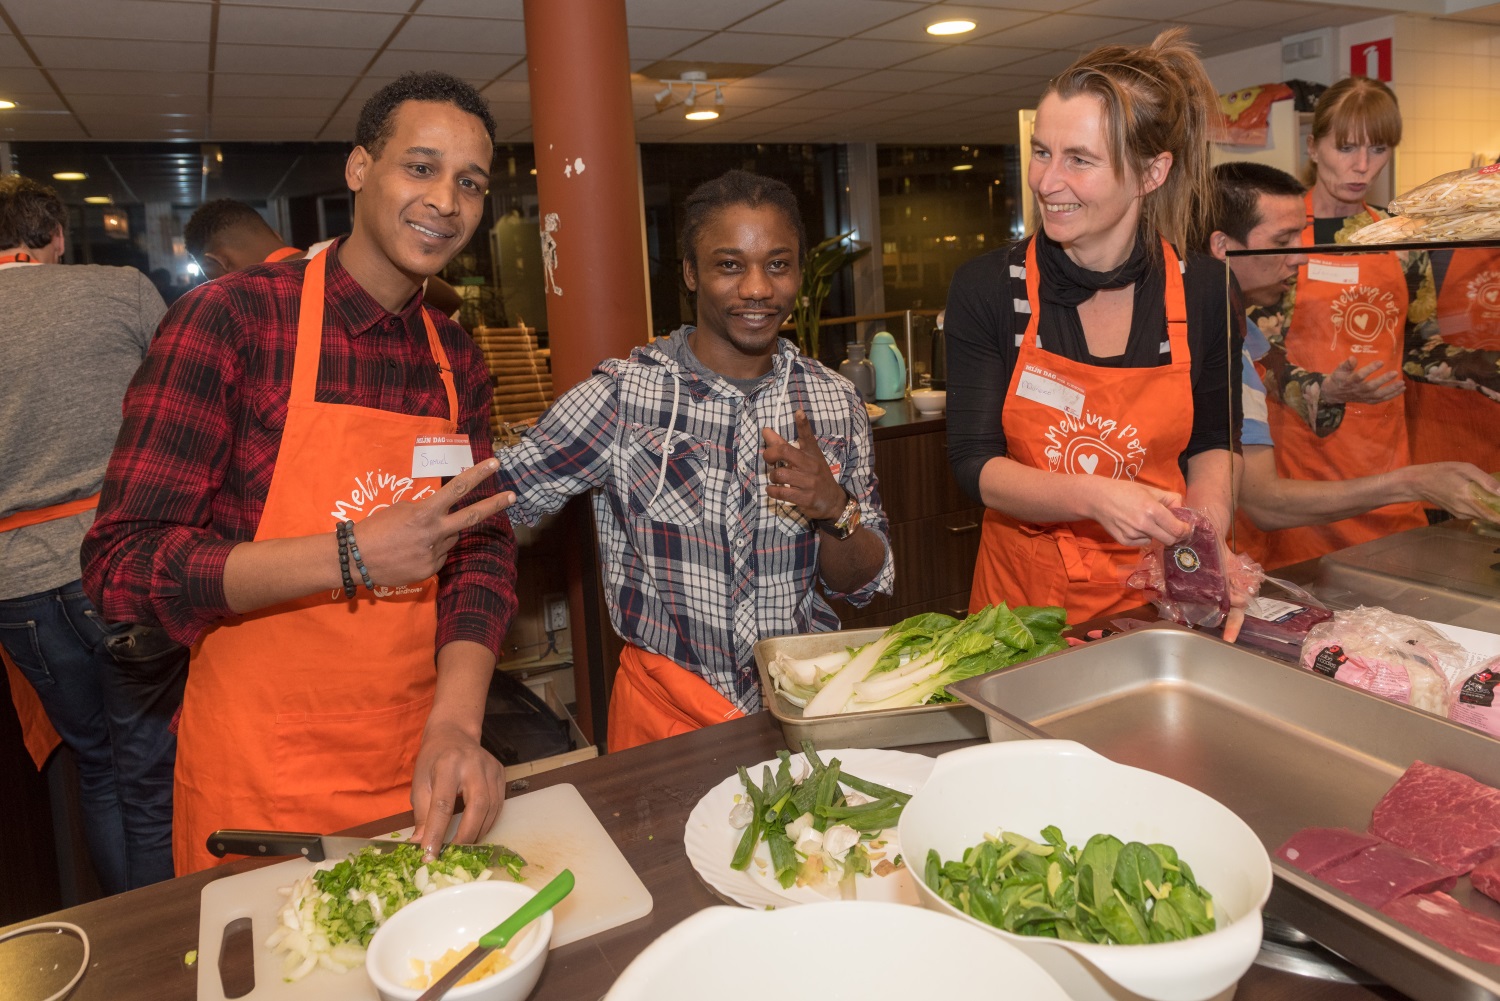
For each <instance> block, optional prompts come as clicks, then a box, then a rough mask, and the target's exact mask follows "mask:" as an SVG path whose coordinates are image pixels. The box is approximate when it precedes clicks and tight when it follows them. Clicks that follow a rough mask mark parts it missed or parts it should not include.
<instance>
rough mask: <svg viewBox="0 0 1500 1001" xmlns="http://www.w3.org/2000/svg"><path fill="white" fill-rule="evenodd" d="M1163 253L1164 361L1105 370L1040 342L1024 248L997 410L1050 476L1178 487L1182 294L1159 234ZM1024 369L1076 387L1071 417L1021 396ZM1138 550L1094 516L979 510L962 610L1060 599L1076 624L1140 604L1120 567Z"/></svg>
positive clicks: (1032, 274)
mask: <svg viewBox="0 0 1500 1001" xmlns="http://www.w3.org/2000/svg"><path fill="white" fill-rule="evenodd" d="M1162 254H1163V257H1164V258H1165V266H1166V272H1167V276H1166V277H1167V282H1166V308H1167V335H1168V339H1169V341H1170V343H1171V347H1172V360H1171V362H1170V363H1168V364H1166V365H1163V366H1160V367H1157V368H1104V367H1100V366H1097V365H1088V364H1085V363H1083V362H1078V361H1072V360H1070V359H1068V358H1064V357H1063V356H1061V355H1057V354H1053V353H1052V352H1050V351H1046V350H1044V349H1043V348H1042V347H1041V346H1040V345H1038V344H1037V329H1038V320H1039V313H1040V307H1041V296H1040V295H1039V294H1038V292H1039V289H1040V285H1041V275H1040V272H1039V271H1038V268H1037V261H1036V239H1035V238H1033V239H1032V242H1031V244H1030V245H1029V246H1028V247H1027V248H1026V301H1027V302H1028V303H1029V304H1030V305H1031V319H1030V321H1028V322H1027V324H1026V336H1025V338H1024V339H1023V340H1022V342H1021V348H1020V351H1019V352H1017V355H1016V365H1015V370H1014V371H1013V372H1011V377H1010V386H1009V388H1008V389H1007V391H1006V396H1005V409H1004V414H1003V416H1002V417H1001V426H1002V427H1003V428H1004V430H1005V441H1006V448H1007V451H1008V454H1009V456H1010V458H1012V459H1014V460H1015V461H1017V462H1020V463H1024V464H1025V465H1027V466H1031V467H1032V468H1033V469H1041V470H1047V471H1050V472H1057V473H1071V474H1080V473H1086V474H1089V475H1094V476H1111V477H1113V478H1115V479H1130V480H1135V481H1137V482H1139V483H1146V484H1149V485H1151V486H1153V487H1157V488H1159V489H1161V490H1171V491H1175V492H1177V493H1182V492H1183V491H1185V490H1186V489H1187V484H1186V482H1185V481H1184V480H1183V476H1182V471H1181V469H1180V468H1179V467H1178V465H1177V459H1178V456H1180V455H1181V454H1182V453H1183V451H1184V450H1185V449H1186V448H1187V444H1188V439H1189V438H1190V437H1191V435H1192V426H1193V416H1192V414H1193V378H1192V361H1191V358H1190V355H1189V351H1188V329H1187V300H1186V298H1185V296H1184V295H1183V291H1182V271H1181V269H1180V267H1179V265H1178V258H1177V254H1176V253H1175V252H1174V251H1173V250H1172V247H1171V246H1170V245H1169V244H1168V243H1166V241H1163V242H1162ZM1023 376H1026V377H1027V378H1028V379H1029V380H1044V381H1050V383H1051V384H1052V385H1054V386H1055V385H1062V386H1065V387H1072V388H1075V389H1077V390H1080V391H1082V393H1083V398H1082V399H1081V401H1080V404H1081V405H1080V406H1079V407H1078V408H1076V409H1078V410H1079V413H1077V414H1070V413H1067V412H1064V411H1063V410H1060V409H1054V408H1053V407H1051V406H1049V405H1047V404H1044V403H1040V402H1037V401H1036V400H1035V399H1033V398H1031V396H1028V395H1021V394H1020V393H1018V390H1019V389H1021V381H1022V377H1023ZM1033 395H1034V394H1033ZM1140 556H1141V552H1140V550H1139V549H1136V548H1133V547H1130V546H1122V545H1120V544H1119V543H1117V542H1115V541H1114V539H1112V538H1111V537H1110V536H1109V533H1107V532H1106V531H1104V529H1103V528H1102V527H1100V526H1099V525H1098V524H1097V523H1096V522H1092V521H1080V522H1066V523H1058V524H1054V525H1031V524H1025V523H1023V522H1019V521H1017V520H1016V519H1014V518H1011V517H1009V516H1008V515H1004V514H1001V513H1000V512H999V511H994V510H988V511H985V513H984V528H983V533H982V536H981V539H980V546H979V559H978V560H977V561H976V562H975V564H974V589H973V591H972V592H971V594H970V596H969V610H970V611H977V610H979V609H980V608H983V607H984V606H985V605H989V604H995V603H998V602H1001V601H1008V602H1010V603H1011V604H1012V605H1018V604H1029V605H1061V606H1063V607H1064V608H1066V609H1067V611H1068V620H1069V621H1070V622H1080V621H1082V620H1084V619H1091V618H1096V617H1098V616H1101V615H1109V614H1112V613H1114V612H1118V611H1123V610H1124V609H1127V608H1134V607H1136V606H1138V605H1140V604H1143V601H1142V599H1141V595H1140V592H1139V591H1132V590H1130V589H1129V588H1127V587H1126V586H1125V583H1124V581H1125V576H1126V574H1125V573H1124V572H1123V571H1124V568H1126V567H1127V566H1129V565H1130V564H1133V563H1138V562H1139V561H1140Z"/></svg>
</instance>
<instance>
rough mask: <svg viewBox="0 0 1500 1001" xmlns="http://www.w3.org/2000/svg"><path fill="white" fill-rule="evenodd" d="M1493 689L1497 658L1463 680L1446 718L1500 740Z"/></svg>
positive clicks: (1499, 678)
mask: <svg viewBox="0 0 1500 1001" xmlns="http://www.w3.org/2000/svg"><path fill="white" fill-rule="evenodd" d="M1496 688H1500V657H1496V658H1495V659H1493V660H1491V661H1490V662H1489V663H1487V664H1484V665H1483V666H1481V667H1480V668H1479V670H1477V671H1475V672H1474V673H1473V674H1471V675H1469V676H1468V677H1467V678H1465V679H1464V680H1463V682H1462V683H1461V684H1460V685H1459V686H1458V694H1457V696H1455V697H1454V699H1453V709H1452V711H1451V712H1449V714H1448V715H1449V717H1450V718H1451V719H1452V720H1453V721H1454V722H1455V723H1462V724H1463V725H1464V726H1472V727H1473V728H1474V729H1476V730H1483V731H1484V732H1485V733H1487V734H1489V735H1490V736H1491V737H1500V702H1497V701H1496V691H1495V689H1496ZM1497 882H1500V881H1497Z"/></svg>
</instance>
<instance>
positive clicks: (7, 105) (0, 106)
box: [0, 101, 16, 110]
mask: <svg viewBox="0 0 1500 1001" xmlns="http://www.w3.org/2000/svg"><path fill="white" fill-rule="evenodd" d="M15 106H16V102H15V101H0V110H3V109H5V108H14V107H15Z"/></svg>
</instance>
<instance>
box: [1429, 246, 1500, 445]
mask: <svg viewBox="0 0 1500 1001" xmlns="http://www.w3.org/2000/svg"><path fill="white" fill-rule="evenodd" d="M1438 332H1439V333H1440V334H1441V335H1442V337H1443V340H1444V341H1446V342H1447V343H1449V344H1452V345H1454V346H1455V347H1460V348H1477V349H1480V350H1484V351H1500V250H1455V251H1453V258H1452V260H1451V261H1450V262H1449V264H1448V272H1447V274H1446V275H1444V276H1443V287H1442V289H1441V290H1440V291H1439V292H1438ZM1497 426H1500V403H1497V402H1495V401H1494V400H1491V399H1490V398H1488V397H1487V396H1485V395H1484V394H1483V393H1478V392H1475V391H1474V390H1472V389H1459V388H1458V387H1456V386H1434V385H1432V384H1431V383H1427V382H1420V381H1418V380H1416V379H1413V380H1411V381H1410V382H1408V383H1407V384H1406V430H1407V434H1409V435H1410V436H1411V456H1412V461H1413V462H1472V463H1474V464H1475V465H1476V466H1479V467H1480V468H1482V469H1485V470H1489V471H1492V472H1493V471H1495V470H1500V431H1497V430H1496V428H1497Z"/></svg>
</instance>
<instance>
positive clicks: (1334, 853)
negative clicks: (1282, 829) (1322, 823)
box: [1276, 827, 1380, 876]
mask: <svg viewBox="0 0 1500 1001" xmlns="http://www.w3.org/2000/svg"><path fill="white" fill-rule="evenodd" d="M1378 844H1380V839H1379V838H1372V837H1370V835H1368V834H1362V833H1360V832H1359V831H1351V830H1349V829H1348V828H1344V827H1307V828H1304V829H1302V830H1300V831H1298V832H1297V833H1296V834H1293V835H1292V836H1291V837H1290V838H1287V840H1286V844H1284V845H1282V846H1281V847H1280V848H1278V849H1276V857H1277V858H1280V859H1285V860H1286V861H1287V862H1289V863H1291V864H1292V865H1294V866H1296V867H1297V868H1298V869H1301V870H1302V871H1303V872H1306V873H1307V874H1308V875H1309V876H1316V875H1317V874H1318V873H1320V872H1322V871H1323V870H1324V869H1328V868H1330V867H1332V866H1336V865H1338V864H1339V863H1340V862H1347V861H1349V860H1350V859H1352V858H1353V857H1354V856H1356V855H1358V854H1359V853H1360V852H1362V851H1364V850H1365V849H1366V848H1372V847H1374V846H1375V845H1378Z"/></svg>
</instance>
